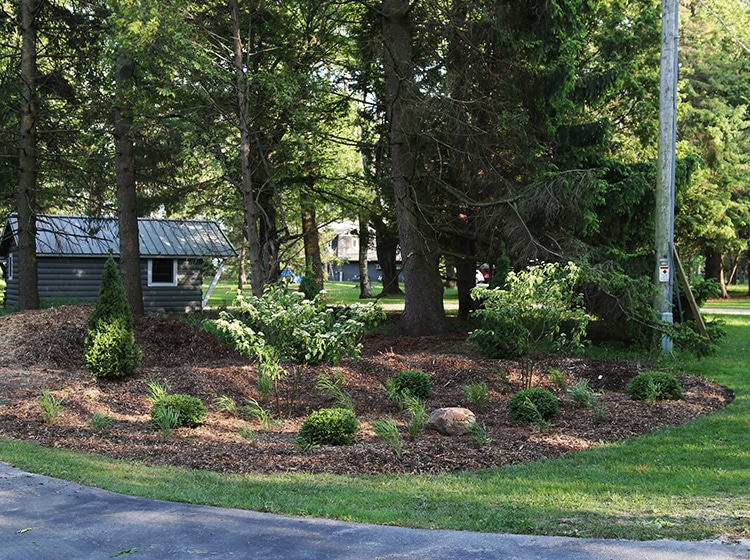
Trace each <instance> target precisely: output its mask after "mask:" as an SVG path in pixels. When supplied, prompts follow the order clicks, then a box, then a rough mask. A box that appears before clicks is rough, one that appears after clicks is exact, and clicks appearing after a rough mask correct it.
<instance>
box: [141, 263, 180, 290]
mask: <svg viewBox="0 0 750 560" xmlns="http://www.w3.org/2000/svg"><path fill="white" fill-rule="evenodd" d="M155 260H160V261H166V260H171V261H172V281H171V282H154V280H153V270H154V268H153V267H154V261H155ZM148 285H149V286H176V285H177V259H148Z"/></svg>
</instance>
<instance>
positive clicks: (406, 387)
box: [388, 369, 432, 400]
mask: <svg viewBox="0 0 750 560" xmlns="http://www.w3.org/2000/svg"><path fill="white" fill-rule="evenodd" d="M388 393H389V395H390V396H391V398H395V400H402V399H404V398H405V397H407V396H409V395H411V396H412V397H416V398H418V399H429V398H430V396H432V382H431V381H430V376H429V375H427V374H426V373H425V372H424V371H422V370H421V369H407V370H405V371H401V372H399V373H397V374H396V375H394V376H393V377H391V379H390V380H389V382H388Z"/></svg>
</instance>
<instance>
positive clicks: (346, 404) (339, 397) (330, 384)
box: [315, 371, 354, 410]
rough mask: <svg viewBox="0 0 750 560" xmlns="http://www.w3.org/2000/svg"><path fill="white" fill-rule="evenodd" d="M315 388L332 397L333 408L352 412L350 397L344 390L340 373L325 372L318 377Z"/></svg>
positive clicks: (342, 377) (352, 402) (352, 406)
mask: <svg viewBox="0 0 750 560" xmlns="http://www.w3.org/2000/svg"><path fill="white" fill-rule="evenodd" d="M315 388H316V389H318V390H319V391H323V392H325V393H328V394H329V395H330V396H331V397H333V406H334V408H348V409H350V410H354V401H353V400H352V396H351V395H350V394H349V393H347V392H346V391H345V390H344V376H343V375H342V373H341V372H340V371H336V372H334V373H331V374H327V373H325V372H323V373H321V374H320V375H319V376H318V379H317V382H316V384H315Z"/></svg>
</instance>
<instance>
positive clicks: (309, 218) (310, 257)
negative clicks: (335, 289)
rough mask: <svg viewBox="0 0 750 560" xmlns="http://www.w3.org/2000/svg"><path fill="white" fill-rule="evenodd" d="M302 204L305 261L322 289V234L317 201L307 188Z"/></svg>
mask: <svg viewBox="0 0 750 560" xmlns="http://www.w3.org/2000/svg"><path fill="white" fill-rule="evenodd" d="M300 199H301V200H300V203H301V206H302V239H303V242H304V246H305V263H307V264H308V265H309V266H310V267H311V268H312V270H310V271H309V272H312V274H313V277H314V278H315V283H316V284H317V285H318V288H320V289H321V290H322V289H323V288H324V285H323V260H322V259H321V257H320V236H319V235H318V219H317V217H316V215H315V201H314V200H313V199H312V197H311V196H310V194H309V192H308V191H307V190H306V189H304V188H303V189H302V191H301V192H300Z"/></svg>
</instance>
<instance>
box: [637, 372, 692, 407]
mask: <svg viewBox="0 0 750 560" xmlns="http://www.w3.org/2000/svg"><path fill="white" fill-rule="evenodd" d="M625 392H626V393H627V394H628V395H629V396H630V398H631V399H633V400H637V401H646V402H654V401H661V400H679V399H681V398H682V385H680V382H679V381H678V380H677V378H676V377H675V376H674V375H670V374H668V373H662V372H658V371H646V372H643V373H639V374H638V375H636V376H635V377H634V378H633V379H632V380H631V381H630V383H628V385H627V387H625Z"/></svg>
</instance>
